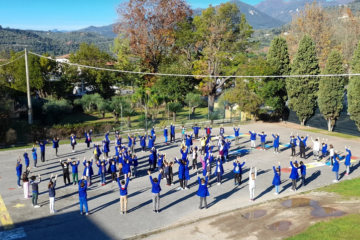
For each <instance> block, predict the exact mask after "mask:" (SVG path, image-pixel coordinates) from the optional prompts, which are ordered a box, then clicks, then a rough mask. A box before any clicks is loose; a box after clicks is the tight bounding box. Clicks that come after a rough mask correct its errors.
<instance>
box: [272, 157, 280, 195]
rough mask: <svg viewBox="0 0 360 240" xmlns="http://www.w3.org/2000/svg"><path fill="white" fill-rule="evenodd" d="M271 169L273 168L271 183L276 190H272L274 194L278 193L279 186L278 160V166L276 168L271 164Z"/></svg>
mask: <svg viewBox="0 0 360 240" xmlns="http://www.w3.org/2000/svg"><path fill="white" fill-rule="evenodd" d="M273 170H274V178H273V181H272V184H273V185H274V186H275V191H276V192H274V194H275V195H279V187H280V184H281V167H280V162H279V166H278V167H277V168H275V166H274V165H273Z"/></svg>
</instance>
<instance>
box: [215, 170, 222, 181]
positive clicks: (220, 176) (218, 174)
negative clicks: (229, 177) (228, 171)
mask: <svg viewBox="0 0 360 240" xmlns="http://www.w3.org/2000/svg"><path fill="white" fill-rule="evenodd" d="M216 177H217V182H218V183H221V180H222V175H221V172H218V173H216Z"/></svg>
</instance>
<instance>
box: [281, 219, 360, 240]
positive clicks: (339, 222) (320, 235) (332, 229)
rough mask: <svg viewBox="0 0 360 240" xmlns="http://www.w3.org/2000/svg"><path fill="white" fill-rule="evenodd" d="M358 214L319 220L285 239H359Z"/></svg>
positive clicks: (359, 223) (359, 220) (359, 222)
mask: <svg viewBox="0 0 360 240" xmlns="http://www.w3.org/2000/svg"><path fill="white" fill-rule="evenodd" d="M359 225H360V215H358V214H352V215H348V216H345V217H342V218H336V219H332V220H330V221H327V222H319V223H316V224H315V225H313V226H311V227H308V228H307V229H306V230H305V231H304V232H302V233H300V234H298V235H296V236H293V237H290V238H287V240H310V239H311V240H312V239H324V240H339V239H360V228H359Z"/></svg>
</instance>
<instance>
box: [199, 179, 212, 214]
mask: <svg viewBox="0 0 360 240" xmlns="http://www.w3.org/2000/svg"><path fill="white" fill-rule="evenodd" d="M208 180H209V179H208V177H206V178H205V179H204V178H201V179H200V177H198V182H199V189H198V191H197V193H196V195H198V196H199V197H200V206H199V209H202V206H203V202H204V207H205V209H207V202H206V197H208V196H210V193H209V189H208Z"/></svg>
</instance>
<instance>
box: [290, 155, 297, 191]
mask: <svg viewBox="0 0 360 240" xmlns="http://www.w3.org/2000/svg"><path fill="white" fill-rule="evenodd" d="M290 166H291V173H290V177H289V178H290V179H291V182H292V186H291V189H290V191H295V192H296V180H297V179H298V178H299V173H298V168H299V164H298V162H297V161H296V158H295V163H294V164H293V162H292V158H290Z"/></svg>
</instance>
